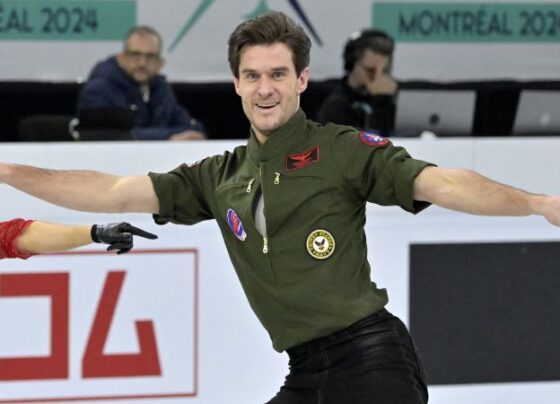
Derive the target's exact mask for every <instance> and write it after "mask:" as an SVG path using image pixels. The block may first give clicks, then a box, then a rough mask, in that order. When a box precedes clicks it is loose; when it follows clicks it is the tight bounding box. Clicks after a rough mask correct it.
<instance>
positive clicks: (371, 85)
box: [366, 58, 397, 95]
mask: <svg viewBox="0 0 560 404" xmlns="http://www.w3.org/2000/svg"><path fill="white" fill-rule="evenodd" d="M388 63H389V59H388V58H387V60H385V61H384V62H383V63H382V64H381V65H380V66H378V67H377V68H376V69H375V73H374V74H369V73H368V75H367V80H366V88H367V91H368V92H369V93H370V94H371V95H394V94H395V93H396V92H397V82H396V81H395V80H393V78H392V77H391V75H390V73H389V66H388Z"/></svg>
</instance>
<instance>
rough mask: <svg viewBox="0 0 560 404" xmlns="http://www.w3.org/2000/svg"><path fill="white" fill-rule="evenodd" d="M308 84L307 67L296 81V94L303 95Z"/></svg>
mask: <svg viewBox="0 0 560 404" xmlns="http://www.w3.org/2000/svg"><path fill="white" fill-rule="evenodd" d="M308 83H309V67H306V68H305V69H303V70H302V72H301V73H300V75H299V77H298V79H297V83H296V86H297V92H298V94H301V93H303V92H304V91H305V90H306V89H307V84H308Z"/></svg>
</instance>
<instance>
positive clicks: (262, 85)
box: [257, 76, 274, 97]
mask: <svg viewBox="0 0 560 404" xmlns="http://www.w3.org/2000/svg"><path fill="white" fill-rule="evenodd" d="M257 92H258V94H259V96H260V97H268V96H270V95H271V94H272V93H273V92H274V82H273V81H272V80H271V79H270V78H268V77H265V76H263V77H261V78H260V79H259V83H258V88H257Z"/></svg>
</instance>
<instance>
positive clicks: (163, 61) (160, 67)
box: [157, 58, 165, 73]
mask: <svg viewBox="0 0 560 404" xmlns="http://www.w3.org/2000/svg"><path fill="white" fill-rule="evenodd" d="M163 66H165V58H159V60H158V67H157V70H158V73H159V72H160V71H161V69H163Z"/></svg>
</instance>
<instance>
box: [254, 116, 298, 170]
mask: <svg viewBox="0 0 560 404" xmlns="http://www.w3.org/2000/svg"><path fill="white" fill-rule="evenodd" d="M305 119H306V116H305V112H303V111H302V110H301V109H299V110H298V111H297V112H296V113H295V114H294V115H293V116H292V117H291V118H290V119H289V120H288V122H286V123H285V124H284V125H282V126H281V127H279V128H278V129H276V130H275V131H274V132H272V133H271V134H270V136H269V137H268V139H267V140H266V142H264V144H260V143H259V141H258V140H257V137H256V136H255V133H254V132H253V129H251V133H250V136H249V143H248V145H247V151H248V153H249V156H250V157H251V159H252V160H253V161H255V163H257V164H259V163H260V162H261V161H267V160H270V159H272V158H274V157H277V156H278V155H282V154H285V153H286V151H287V150H288V149H289V148H290V146H291V145H292V144H294V143H296V142H297V143H300V142H301V140H302V139H303V133H302V129H303V123H304V121H305Z"/></svg>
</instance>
